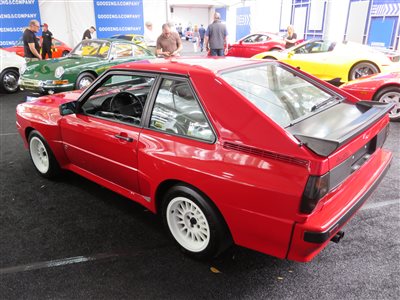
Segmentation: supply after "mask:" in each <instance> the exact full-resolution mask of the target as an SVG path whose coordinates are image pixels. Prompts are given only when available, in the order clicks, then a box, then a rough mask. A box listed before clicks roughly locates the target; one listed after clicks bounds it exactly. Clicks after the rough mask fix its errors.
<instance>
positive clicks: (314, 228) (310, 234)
mask: <svg viewBox="0 0 400 300" xmlns="http://www.w3.org/2000/svg"><path fill="white" fill-rule="evenodd" d="M391 160H392V155H391V153H390V152H387V151H385V150H381V151H379V153H375V155H374V158H373V159H372V161H371V162H370V163H368V164H365V165H364V166H363V167H362V168H364V171H363V172H359V173H358V174H354V175H356V176H352V178H351V179H350V180H349V181H347V182H344V183H343V184H342V186H341V187H340V188H339V189H338V190H337V191H336V192H333V194H334V195H333V196H332V198H331V199H329V201H328V202H327V203H326V204H325V206H324V207H322V208H321V209H320V210H319V211H318V212H315V213H314V214H313V215H311V216H310V217H309V219H308V220H307V221H306V222H305V223H296V224H295V227H294V231H293V235H292V239H291V245H290V248H289V251H288V255H287V258H288V259H290V260H295V261H301V262H306V261H310V260H312V259H313V258H314V257H315V256H316V255H317V254H318V253H319V252H321V250H322V249H324V248H325V247H326V246H327V244H328V243H329V241H330V240H331V238H332V237H333V236H334V235H335V234H336V233H337V232H338V231H340V230H341V229H342V228H343V227H344V225H345V224H346V223H347V222H348V221H349V220H350V219H351V218H352V217H353V216H354V215H355V213H356V212H357V211H358V209H360V207H361V206H362V205H363V204H364V203H365V202H366V201H367V199H368V198H369V196H370V195H371V194H372V192H373V191H374V190H375V189H376V187H377V186H378V185H379V183H380V182H381V181H382V179H383V178H384V176H385V175H386V173H387V171H388V169H389V167H390V163H391ZM360 171H361V170H360ZM371 173H372V174H371Z"/></svg>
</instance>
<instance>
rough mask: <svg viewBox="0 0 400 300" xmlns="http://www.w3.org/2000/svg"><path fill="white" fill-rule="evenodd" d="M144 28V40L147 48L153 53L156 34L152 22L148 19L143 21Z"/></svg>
mask: <svg viewBox="0 0 400 300" xmlns="http://www.w3.org/2000/svg"><path fill="white" fill-rule="evenodd" d="M145 25H146V28H145V29H144V42H145V43H146V46H147V48H148V49H149V50H150V51H152V52H153V53H155V52H156V44H157V37H158V36H157V34H156V33H155V32H154V31H153V24H152V23H151V22H150V21H147V22H146V23H145Z"/></svg>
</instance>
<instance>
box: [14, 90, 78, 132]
mask: <svg viewBox="0 0 400 300" xmlns="http://www.w3.org/2000/svg"><path fill="white" fill-rule="evenodd" d="M81 94H82V91H71V92H65V93H59V94H55V95H49V96H42V97H39V98H37V99H35V100H33V101H30V102H25V103H21V104H19V105H18V106H17V113H18V114H19V115H21V116H24V115H25V116H26V117H27V118H29V119H36V121H38V122H41V123H46V124H54V125H56V124H57V123H58V121H59V120H60V118H61V115H60V105H61V104H63V103H67V102H72V101H75V100H77V99H78V97H79V96H80V95H81Z"/></svg>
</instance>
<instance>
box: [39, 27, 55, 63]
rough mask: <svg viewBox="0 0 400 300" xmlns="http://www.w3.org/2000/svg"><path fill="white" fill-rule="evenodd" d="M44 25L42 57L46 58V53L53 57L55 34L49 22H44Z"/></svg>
mask: <svg viewBox="0 0 400 300" xmlns="http://www.w3.org/2000/svg"><path fill="white" fill-rule="evenodd" d="M42 27H43V32H42V59H45V58H46V54H47V55H48V56H49V58H52V52H51V48H52V46H53V40H54V38H53V34H52V33H51V32H50V31H49V25H47V23H44V24H43V26H42Z"/></svg>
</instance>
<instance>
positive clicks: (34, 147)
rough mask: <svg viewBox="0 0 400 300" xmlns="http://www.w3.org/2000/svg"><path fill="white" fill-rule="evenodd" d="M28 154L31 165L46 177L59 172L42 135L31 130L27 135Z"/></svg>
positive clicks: (54, 175) (53, 175)
mask: <svg viewBox="0 0 400 300" xmlns="http://www.w3.org/2000/svg"><path fill="white" fill-rule="evenodd" d="M28 141H29V154H30V156H31V159H32V162H33V165H34V166H35V168H36V170H37V171H38V172H39V174H40V175H42V176H43V177H46V178H55V177H57V176H58V175H59V174H60V167H59V165H58V163H57V160H56V159H55V157H54V154H53V152H52V151H51V149H50V147H49V146H48V144H47V142H46V140H45V139H44V138H43V136H42V135H41V134H40V133H39V132H38V131H36V130H33V131H32V132H31V133H30V134H29V137H28Z"/></svg>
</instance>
